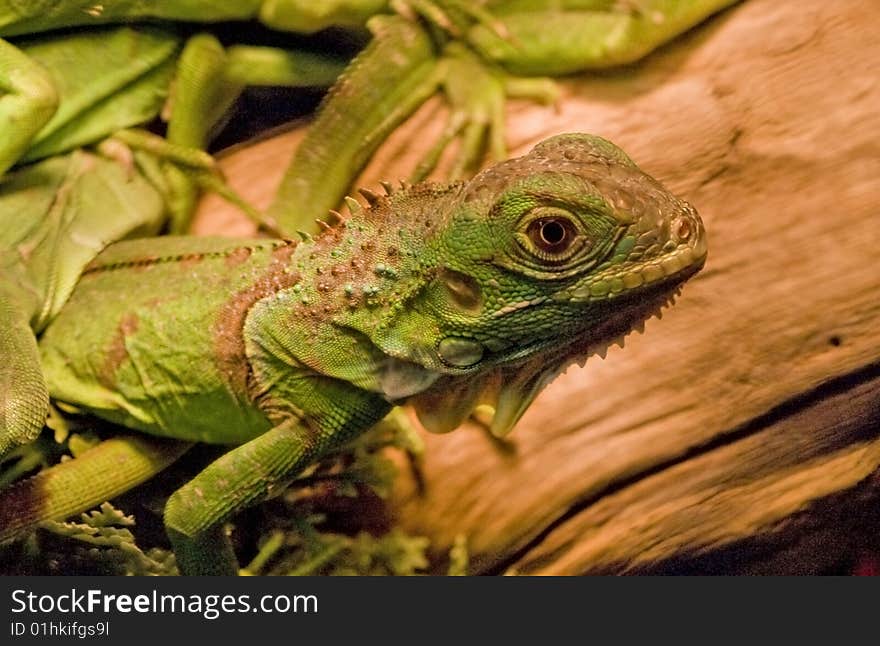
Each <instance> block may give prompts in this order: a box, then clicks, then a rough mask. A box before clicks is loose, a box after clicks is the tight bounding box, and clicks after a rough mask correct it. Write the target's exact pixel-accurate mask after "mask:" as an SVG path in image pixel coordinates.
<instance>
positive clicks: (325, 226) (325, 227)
mask: <svg viewBox="0 0 880 646" xmlns="http://www.w3.org/2000/svg"><path fill="white" fill-rule="evenodd" d="M315 222H317V223H318V226H319V227H321V228H322V229H323V230H324V231H329V230H330V229H332V228H333V227H331V226H330V225H329V224H327V223H326V222H324V220H321V219H320V218H315Z"/></svg>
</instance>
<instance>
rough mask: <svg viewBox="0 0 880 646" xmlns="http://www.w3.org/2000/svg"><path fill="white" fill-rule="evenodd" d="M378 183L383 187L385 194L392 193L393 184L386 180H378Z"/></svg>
mask: <svg viewBox="0 0 880 646" xmlns="http://www.w3.org/2000/svg"><path fill="white" fill-rule="evenodd" d="M379 183H380V184H381V185H382V188H384V189H385V195H389V196H390V195H394V186H392V185H391V182H388V181H386V180H384V179H383V180H380V181H379Z"/></svg>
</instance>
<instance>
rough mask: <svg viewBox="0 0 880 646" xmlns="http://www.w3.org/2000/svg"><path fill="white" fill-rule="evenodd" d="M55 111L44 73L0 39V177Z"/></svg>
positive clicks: (55, 101)
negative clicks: (1, 135) (1, 134)
mask: <svg viewBox="0 0 880 646" xmlns="http://www.w3.org/2000/svg"><path fill="white" fill-rule="evenodd" d="M57 108H58V94H57V92H56V91H55V87H54V85H53V84H52V80H51V79H50V78H49V75H48V74H47V73H46V71H45V70H44V69H43V68H42V67H41V66H40V65H39V64H38V63H36V62H35V61H33V60H32V59H31V58H30V57H29V56H28V55H27V54H25V53H24V52H22V51H21V50H20V49H18V48H17V47H15V46H14V45H11V44H9V43H8V42H6V41H5V40H2V39H0V132H2V133H3V139H2V141H0V176H2V175H3V173H5V172H6V171H7V170H9V168H10V167H11V166H12V165H13V164H14V163H15V162H16V161H18V158H19V157H21V155H22V153H24V151H25V150H27V149H28V147H29V146H30V144H31V141H32V139H33V138H34V136H36V134H37V133H38V132H40V130H42V129H43V126H45V125H46V123H48V122H49V119H51V118H52V115H53V114H55V110H56V109H57Z"/></svg>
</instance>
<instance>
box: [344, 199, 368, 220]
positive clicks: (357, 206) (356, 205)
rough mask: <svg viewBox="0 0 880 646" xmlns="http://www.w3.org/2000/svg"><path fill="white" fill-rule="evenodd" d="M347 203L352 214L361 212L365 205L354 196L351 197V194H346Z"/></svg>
mask: <svg viewBox="0 0 880 646" xmlns="http://www.w3.org/2000/svg"><path fill="white" fill-rule="evenodd" d="M345 203H346V204H347V205H348V210H349V211H351V214H352V215H355V214H357V213H360V212H361V211H363V210H364V207H363V206H361V203H360V202H358V201H357V200H356V199H354V198H353V197H351V196H350V195H346V196H345Z"/></svg>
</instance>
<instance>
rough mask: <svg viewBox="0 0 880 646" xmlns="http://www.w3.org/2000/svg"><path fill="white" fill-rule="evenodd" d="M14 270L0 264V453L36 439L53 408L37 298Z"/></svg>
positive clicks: (10, 251) (6, 252) (0, 454)
mask: <svg viewBox="0 0 880 646" xmlns="http://www.w3.org/2000/svg"><path fill="white" fill-rule="evenodd" d="M3 253H4V254H11V253H14V251H13V250H3ZM2 260H4V259H0V261H2ZM14 271H15V270H14V268H3V267H2V266H0V357H2V358H3V366H2V368H0V456H3V455H5V454H6V453H7V452H8V451H9V450H10V449H12V448H14V447H16V446H20V445H22V444H27V443H28V442H31V441H33V440H34V439H35V438H36V437H37V435H39V433H40V430H41V429H42V428H43V423H44V422H45V421H46V415H47V414H48V412H49V391H48V389H47V388H46V381H45V379H44V378H43V372H42V370H41V369H40V353H39V351H38V350H37V339H36V337H35V336H34V331H33V330H32V329H31V326H30V319H31V315H32V313H33V311H34V310H35V309H37V298H36V294H35V293H32V292H30V291H29V290H27V289H26V288H24V287H20V284H21V281H20V280H19V278H20V277H19V276H14V275H13V272H14Z"/></svg>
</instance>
